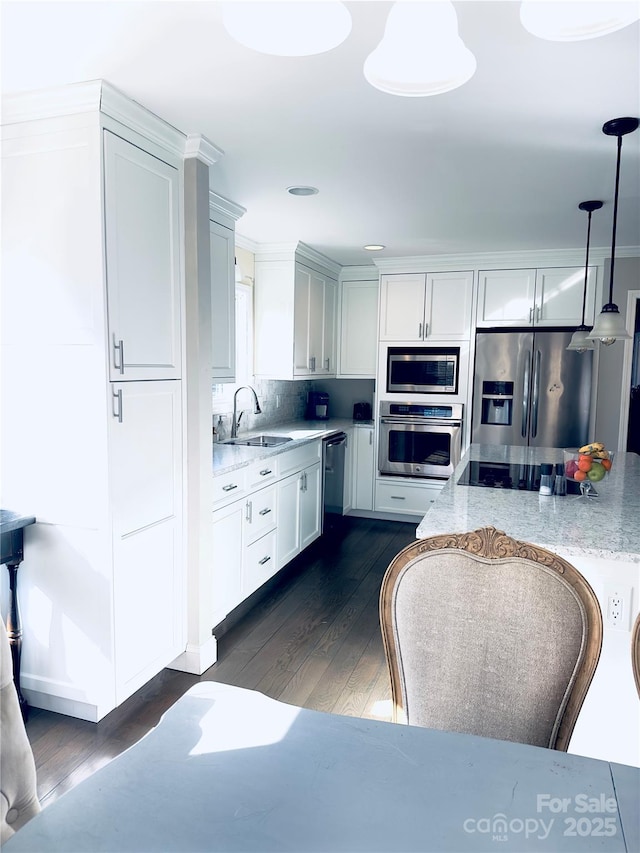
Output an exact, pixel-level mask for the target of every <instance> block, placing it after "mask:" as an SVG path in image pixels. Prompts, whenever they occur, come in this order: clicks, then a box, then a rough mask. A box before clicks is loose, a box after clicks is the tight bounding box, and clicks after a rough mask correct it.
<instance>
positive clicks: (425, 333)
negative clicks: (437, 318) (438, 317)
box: [424, 323, 429, 338]
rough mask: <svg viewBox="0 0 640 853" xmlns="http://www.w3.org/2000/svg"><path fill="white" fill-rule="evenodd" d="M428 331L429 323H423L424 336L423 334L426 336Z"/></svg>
mask: <svg viewBox="0 0 640 853" xmlns="http://www.w3.org/2000/svg"><path fill="white" fill-rule="evenodd" d="M428 333H429V324H428V323H425V324H424V336H425V338H426V337H427V335H428Z"/></svg>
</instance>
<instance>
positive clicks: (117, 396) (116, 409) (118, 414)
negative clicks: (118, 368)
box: [112, 388, 122, 424]
mask: <svg viewBox="0 0 640 853" xmlns="http://www.w3.org/2000/svg"><path fill="white" fill-rule="evenodd" d="M112 394H113V400H114V406H113V417H114V418H117V419H118V423H119V424H121V423H122V388H119V389H118V390H117V391H113V392H112Z"/></svg>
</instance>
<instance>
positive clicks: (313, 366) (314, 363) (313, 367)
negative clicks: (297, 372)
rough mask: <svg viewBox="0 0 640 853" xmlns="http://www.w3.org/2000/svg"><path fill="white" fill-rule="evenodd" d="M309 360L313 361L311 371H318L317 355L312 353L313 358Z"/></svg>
mask: <svg viewBox="0 0 640 853" xmlns="http://www.w3.org/2000/svg"><path fill="white" fill-rule="evenodd" d="M309 361H310V363H311V371H312V372H313V373H315V372H316V357H315V355H312V356H311V358H310V359H309Z"/></svg>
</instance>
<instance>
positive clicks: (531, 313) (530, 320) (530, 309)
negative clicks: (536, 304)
mask: <svg viewBox="0 0 640 853" xmlns="http://www.w3.org/2000/svg"><path fill="white" fill-rule="evenodd" d="M529 322H530V323H533V305H532V306H531V308H529Z"/></svg>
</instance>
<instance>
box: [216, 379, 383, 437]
mask: <svg viewBox="0 0 640 853" xmlns="http://www.w3.org/2000/svg"><path fill="white" fill-rule="evenodd" d="M239 387H240V388H241V387H242V386H241V385H240V386H239V385H233V384H229V385H214V386H213V392H212V402H211V412H212V416H213V424H214V425H215V424H217V422H218V417H219V416H220V415H222V420H223V425H224V431H225V436H224V437H226V438H229V437H230V435H231V420H232V417H233V395H234V393H235V391H236V390H237V389H238V388H239ZM251 387H252V388H254V389H255V391H256V394H257V395H258V401H259V402H260V408H261V409H262V414H260V415H254V413H253V397H252V394H251V392H250V391H247V390H242V391H240V393H239V394H238V406H237V409H238V412H241V411H242V412H243V413H244V414H243V415H242V420H241V423H240V430H239V432H240V433H242V432H248V431H250V430H263V429H264V428H265V427H269V426H275V425H277V424H281V423H288V422H289V421H297V420H303V419H304V416H305V411H306V406H307V395H308V393H309V391H327V392H328V393H329V397H330V403H329V414H330V416H331V417H337V418H350V417H351V416H352V414H353V404H354V403H355V402H358V401H360V400H364V401H369V402H373V393H374V382H373V380H372V379H371V380H361V379H354V380H350V379H329V380H325V381H324V382H322V381H320V380H301V381H296V382H290V381H285V380H276V379H256V380H255V381H254V383H253V384H252V386H251Z"/></svg>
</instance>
